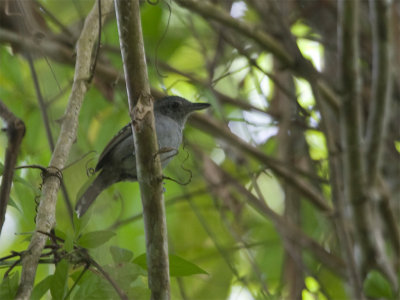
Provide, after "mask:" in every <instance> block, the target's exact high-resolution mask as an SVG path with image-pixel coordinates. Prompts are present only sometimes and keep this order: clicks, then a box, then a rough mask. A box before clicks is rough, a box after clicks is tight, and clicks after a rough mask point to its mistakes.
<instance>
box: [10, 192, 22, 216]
mask: <svg viewBox="0 0 400 300" xmlns="http://www.w3.org/2000/svg"><path fill="white" fill-rule="evenodd" d="M8 205H10V206H11V207H14V208H15V209H16V210H18V211H19V212H20V213H21V214H22V210H21V208H20V207H19V205H18V204H17V203H15V201H14V200H13V198H11V196H10V198H9V199H8Z"/></svg>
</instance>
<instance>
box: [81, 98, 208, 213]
mask: <svg viewBox="0 0 400 300" xmlns="http://www.w3.org/2000/svg"><path fill="white" fill-rule="evenodd" d="M209 106H210V104H209V103H195V102H190V101H188V100H186V99H185V98H182V97H178V96H166V97H164V98H162V99H159V100H157V101H155V102H154V110H153V111H154V119H155V127H156V133H157V139H158V147H159V149H160V150H162V149H167V151H160V160H161V166H162V168H165V167H166V166H167V164H168V163H169V162H170V161H171V160H172V158H173V157H174V156H175V154H176V153H177V152H178V148H179V146H180V144H181V143H182V132H183V129H184V127H185V123H186V120H187V118H188V117H189V115H190V114H192V113H193V112H195V111H198V110H202V109H206V108H208V107H209ZM172 150H175V151H174V152H173V153H172ZM94 176H95V178H94V180H93V181H92V182H91V183H90V184H89V186H88V187H87V188H86V190H84V192H83V194H82V195H81V196H78V197H79V199H78V201H77V203H76V206H75V211H76V214H77V216H78V217H79V218H80V217H82V216H83V215H84V214H85V212H86V211H87V210H88V209H89V207H90V206H91V205H92V203H93V202H94V201H95V200H96V198H97V196H98V195H99V194H100V193H101V192H102V191H104V190H105V189H106V188H108V187H109V186H111V185H113V184H114V183H117V182H120V181H137V172H136V157H135V146H134V142H133V137H132V127H131V124H130V123H129V124H127V125H126V126H124V127H123V128H122V129H121V130H120V131H119V132H118V133H117V134H116V135H115V136H114V137H113V138H112V139H111V140H110V142H109V143H108V144H107V145H106V147H105V148H104V150H103V152H102V153H101V154H100V157H99V160H98V162H97V165H96V167H95V175H94Z"/></svg>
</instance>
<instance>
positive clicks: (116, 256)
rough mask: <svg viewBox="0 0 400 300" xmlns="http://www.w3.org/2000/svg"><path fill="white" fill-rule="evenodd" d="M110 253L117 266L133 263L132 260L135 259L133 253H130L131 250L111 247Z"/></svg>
mask: <svg viewBox="0 0 400 300" xmlns="http://www.w3.org/2000/svg"><path fill="white" fill-rule="evenodd" d="M110 252H111V255H112V258H113V260H114V262H115V263H116V264H120V263H124V262H129V261H131V259H132V257H133V253H132V251H129V250H127V249H123V248H119V247H116V246H111V247H110Z"/></svg>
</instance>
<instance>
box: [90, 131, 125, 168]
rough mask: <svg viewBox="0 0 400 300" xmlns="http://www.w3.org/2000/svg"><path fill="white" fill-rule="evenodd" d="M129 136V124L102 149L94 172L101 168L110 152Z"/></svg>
mask: <svg viewBox="0 0 400 300" xmlns="http://www.w3.org/2000/svg"><path fill="white" fill-rule="evenodd" d="M129 136H132V127H131V123H129V124H127V125H126V126H124V127H123V128H122V129H121V130H120V131H119V132H118V133H117V134H116V135H115V136H114V137H113V138H112V139H111V141H110V142H109V143H108V144H107V146H106V147H105V148H104V150H103V152H102V153H101V154H100V157H99V161H98V162H97V165H96V168H95V171H96V172H97V171H99V170H100V169H101V168H102V167H103V164H104V162H105V159H106V158H107V156H108V154H110V153H111V151H112V150H113V149H114V148H115V146H117V145H118V144H119V143H121V142H122V141H123V140H125V139H126V138H129Z"/></svg>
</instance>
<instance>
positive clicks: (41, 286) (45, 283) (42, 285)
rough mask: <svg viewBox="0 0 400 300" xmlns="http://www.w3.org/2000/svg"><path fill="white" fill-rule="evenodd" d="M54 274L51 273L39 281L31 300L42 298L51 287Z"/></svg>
mask: <svg viewBox="0 0 400 300" xmlns="http://www.w3.org/2000/svg"><path fill="white" fill-rule="evenodd" d="M53 276H54V275H49V276H47V277H46V278H45V279H43V280H42V281H41V282H39V283H38V284H37V285H36V286H35V287H34V289H33V291H32V295H31V300H40V299H41V298H42V297H43V296H44V294H46V292H47V291H48V290H49V289H50V285H51V282H52V278H53Z"/></svg>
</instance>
